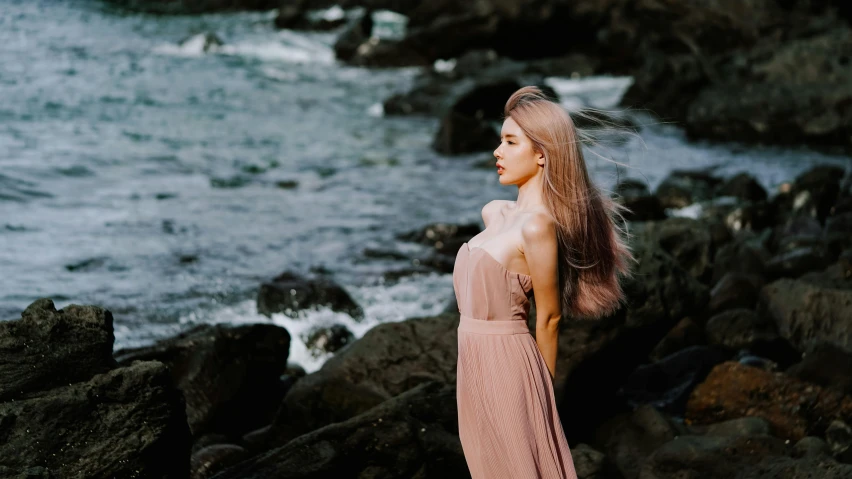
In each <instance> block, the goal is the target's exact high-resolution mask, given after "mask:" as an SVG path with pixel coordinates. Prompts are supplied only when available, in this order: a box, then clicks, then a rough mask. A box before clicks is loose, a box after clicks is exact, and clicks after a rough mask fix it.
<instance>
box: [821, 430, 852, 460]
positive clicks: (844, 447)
mask: <svg viewBox="0 0 852 479" xmlns="http://www.w3.org/2000/svg"><path fill="white" fill-rule="evenodd" d="M825 440H826V442H827V443H828V447H829V448H830V450H831V454H832V455H833V456H834V457H835V458H836V459H837V460H839V461H840V462H845V463H846V464H849V461H850V460H852V447H850V446H852V428H850V427H849V425H848V424H846V423H845V422H843V421H840V420H838V419H835V420H834V421H831V424H829V425H828V428H826V430H825Z"/></svg>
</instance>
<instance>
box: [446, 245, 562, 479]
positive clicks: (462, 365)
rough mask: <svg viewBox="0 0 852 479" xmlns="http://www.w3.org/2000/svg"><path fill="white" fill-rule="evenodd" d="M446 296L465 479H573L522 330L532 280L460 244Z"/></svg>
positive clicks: (542, 376)
mask: <svg viewBox="0 0 852 479" xmlns="http://www.w3.org/2000/svg"><path fill="white" fill-rule="evenodd" d="M453 288H454V289H455V293H456V300H457V301H458V305H459V313H460V314H461V320H460V322H459V327H458V349H459V353H458V365H457V367H456V386H457V389H456V399H457V404H458V415H459V437H460V439H461V444H462V449H463V450H464V456H465V460H466V461H467V466H468V469H470V475H471V477H472V479H527V478H529V479H533V478H546V479H556V478H571V479H575V478H576V477H577V474H576V472H575V471H574V461H573V459H572V458H571V451H570V450H569V448H568V441H567V440H566V439H565V433H564V432H563V430H562V424H561V422H560V421H559V413H558V412H557V410H556V402H555V399H554V394H553V384H552V382H551V379H550V372H549V371H548V369H547V365H546V364H545V363H544V358H543V357H542V356H541V352H540V351H539V349H538V345H537V344H536V342H535V339H534V338H533V336H532V335H531V334H530V332H529V329H528V327H527V315H528V314H529V308H530V303H529V296H530V295H531V293H532V279H531V278H530V277H529V276H528V275H524V274H520V273H515V272H511V271H509V270H507V269H506V268H505V267H504V266H503V265H502V264H501V263H500V262H499V261H497V259H495V258H494V257H493V256H491V254H490V253H488V252H487V251H486V250H484V249H482V248H471V247H470V246H469V245H468V244H467V243H465V244H463V245H462V247H461V248H460V249H459V252H458V254H457V255H456V261H455V267H454V269H453Z"/></svg>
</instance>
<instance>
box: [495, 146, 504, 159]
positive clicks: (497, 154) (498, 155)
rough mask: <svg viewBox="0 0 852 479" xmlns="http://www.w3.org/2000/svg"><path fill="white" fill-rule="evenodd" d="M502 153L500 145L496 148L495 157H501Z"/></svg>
mask: <svg viewBox="0 0 852 479" xmlns="http://www.w3.org/2000/svg"><path fill="white" fill-rule="evenodd" d="M501 156H502V155H501V154H500V147H499V146H498V147H497V149H496V150H494V158H497V159H498V160H499V159H500V157H501Z"/></svg>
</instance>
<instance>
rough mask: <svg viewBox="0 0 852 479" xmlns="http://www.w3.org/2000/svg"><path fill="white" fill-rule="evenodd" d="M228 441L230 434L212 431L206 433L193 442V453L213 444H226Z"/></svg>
mask: <svg viewBox="0 0 852 479" xmlns="http://www.w3.org/2000/svg"><path fill="white" fill-rule="evenodd" d="M227 442H228V436H226V435H225V434H220V433H215V432H214V433H210V434H204V435H202V436H201V437H199V438H197V439H196V440H195V441H194V442H193V443H192V454H195V453H196V452H198V451H200V450H202V449H204V448H205V447H207V446H212V445H215V444H226V443H227Z"/></svg>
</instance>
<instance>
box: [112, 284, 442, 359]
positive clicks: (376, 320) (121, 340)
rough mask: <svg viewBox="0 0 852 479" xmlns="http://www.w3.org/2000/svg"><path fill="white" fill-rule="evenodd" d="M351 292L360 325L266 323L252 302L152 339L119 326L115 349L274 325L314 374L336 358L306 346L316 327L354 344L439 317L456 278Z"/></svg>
mask: <svg viewBox="0 0 852 479" xmlns="http://www.w3.org/2000/svg"><path fill="white" fill-rule="evenodd" d="M347 291H348V292H349V294H350V295H351V296H352V298H353V299H354V300H355V302H356V303H358V304H360V305H362V308H363V310H364V318H365V319H363V320H362V321H361V322H358V321H356V320H355V319H353V318H352V317H351V316H349V315H348V314H345V313H340V312H335V311H332V310H330V309H329V308H326V307H323V308H316V309H309V310H304V311H299V312H297V313H294V314H293V315H287V314H283V313H277V314H273V315H272V317H271V318H267V317H266V316H263V315H261V314H258V312H257V303H256V301H255V300H253V299H252V300H246V301H243V302H240V303H237V304H233V305H227V306H223V307H221V308H218V309H216V310H214V311H200V312H199V311H196V312H192V313H189V314H186V315H184V316H181V317H180V319H179V324H170V325H148V326H146V331H145V333H146V335H147V336H150V337H149V338H139V337H138V334H139V333H138V331H134V330H133V329H131V328H129V327H128V326H125V325H120V324H117V325H116V326H115V336H116V347H115V349H120V348H126V347H140V346H145V345H148V344H150V343H151V342H152V338H151V337H154V338H156V339H159V338H162V337H167V336H173V335H175V334H177V333H178V332H180V331H184V330H186V329H189V328H191V327H192V326H194V325H196V324H202V323H207V324H233V325H239V324H257V323H260V324H270V323H272V324H275V325H277V326H281V327H284V328H286V329H287V331H288V332H289V333H290V338H291V340H290V355H289V359H288V361H289V362H293V363H297V364H299V365H300V366H302V367H303V368H305V371H306V372H308V373H312V372H314V371H317V370H318V369H320V368H321V367H322V365H323V364H324V363H325V361H326V360H328V359H329V358H330V357H331V356H332V355H333V354H331V353H320V354H317V353H316V352H314V351H311V350H309V349H308V347H307V346H306V345H305V337H306V336H307V334H308V333H309V332H311V331H312V330H313V329H314V328H316V327H317V326H325V327H329V326H331V325H333V324H342V325H343V326H345V327H346V328H347V329H348V330H349V331H351V332H352V335H353V336H354V339H358V338H361V337H362V336H363V335H364V333H366V332H367V331H369V330H370V329H372V328H373V327H375V326H376V325H378V324H381V323H387V322H396V321H402V320H405V319H407V318H412V317H417V316H433V315H437V314H440V313H441V311H443V310H444V308H445V307H446V304H447V300H448V298H449V295H450V294H451V292H452V277H451V276H450V275H446V274H440V275H439V274H429V275H422V276H413V277H408V278H403V279H401V280H400V281H399V282H398V283H396V284H393V285H383V284H378V285H372V286H359V287H354V288H347ZM134 336H135V338H134Z"/></svg>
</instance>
